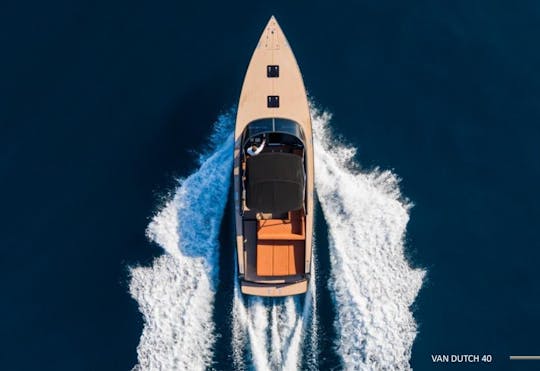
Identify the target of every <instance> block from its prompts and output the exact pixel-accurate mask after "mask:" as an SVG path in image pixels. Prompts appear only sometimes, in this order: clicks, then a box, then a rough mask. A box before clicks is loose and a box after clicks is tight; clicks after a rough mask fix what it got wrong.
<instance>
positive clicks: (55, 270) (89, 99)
mask: <svg viewBox="0 0 540 371" xmlns="http://www.w3.org/2000/svg"><path fill="white" fill-rule="evenodd" d="M271 14H275V15H276V16H277V18H278V20H279V22H280V24H281V25H282V27H283V28H284V30H285V32H286V34H287V36H288V38H289V41H290V43H291V45H292V46H293V49H294V51H295V54H296V56H297V59H298V61H299V63H300V65H301V68H302V71H303V74H304V78H305V83H306V86H307V88H308V89H309V92H310V94H311V95H312V96H313V97H314V98H315V100H316V101H317V102H318V103H319V105H320V106H323V107H327V108H328V109H329V110H330V111H331V112H333V113H334V124H333V125H334V128H335V129H336V131H337V132H339V133H341V134H342V135H343V136H344V137H345V138H346V139H347V141H348V142H350V143H353V144H354V145H356V146H357V147H358V148H359V154H358V160H359V161H360V163H361V164H362V165H363V166H364V167H366V168H372V167H375V166H380V167H382V168H390V169H394V171H395V172H396V173H397V174H399V175H400V176H401V178H402V179H403V180H402V183H401V184H402V191H403V193H404V194H405V195H406V196H407V197H409V198H410V199H411V200H412V201H413V202H414V203H415V205H416V206H415V207H414V208H413V210H412V212H411V220H410V223H409V227H408V231H407V241H408V243H407V245H408V252H409V255H410V260H411V263H412V264H413V265H414V266H420V267H425V268H427V270H428V275H427V281H426V283H425V285H424V287H423V289H422V290H421V292H420V295H419V297H418V298H417V301H416V303H415V305H414V309H415V310H414V313H415V318H416V319H417V322H418V323H419V335H418V337H417V339H416V342H415V344H414V347H413V352H412V358H411V365H412V366H413V367H414V368H415V369H418V370H431V369H433V368H434V367H436V365H434V364H433V363H432V361H431V354H436V353H474V354H483V353H486V354H492V355H493V357H494V364H492V365H491V366H489V367H491V368H496V369H501V370H503V369H504V370H506V369H516V370H524V369H534V367H535V366H534V364H532V363H523V362H521V363H513V364H511V363H510V362H509V361H507V360H506V358H507V357H508V355H510V354H540V340H539V338H538V333H539V331H540V317H539V316H538V313H540V275H539V274H538V271H539V261H540V243H539V242H538V239H537V236H536V235H537V231H538V228H539V225H540V217H539V215H540V203H539V200H538V189H540V158H539V151H538V144H537V143H538V141H539V139H540V129H539V125H538V123H539V122H540V105H539V102H540V72H539V70H538V66H539V65H540V51H539V49H538V47H537V44H538V43H537V37H538V35H539V34H540V6H539V5H538V3H537V2H535V1H521V2H519V4H514V3H512V2H508V1H487V0H485V1H465V0H463V1H452V2H447V3H437V4H436V3H435V2H432V1H415V2H403V1H376V2H375V1H373V2H364V3H361V4H357V3H344V4H342V5H339V4H338V3H336V2H331V3H329V2H313V1H310V2H307V1H306V2H300V1H296V2H265V3H260V4H255V3H253V2H243V3H234V4H225V3H211V2H203V1H198V2H195V3H189V5H186V4H182V3H180V2H163V3H160V4H153V3H142V2H115V3H109V2H95V1H87V2H68V1H64V2H62V1H56V2H52V3H51V2H31V1H28V2H14V1H9V2H4V3H2V5H0V45H1V54H0V56H1V57H0V94H1V99H0V173H1V176H0V191H1V192H0V200H1V205H2V213H0V225H1V226H2V227H1V235H0V249H1V250H0V251H1V258H0V282H1V287H0V289H1V297H2V300H1V305H0V318H2V320H3V321H2V331H1V333H2V336H1V340H0V341H1V342H0V365H2V367H1V368H2V369H6V370H36V369H51V370H96V369H100V370H108V369H110V370H125V369H130V368H131V367H132V366H133V365H135V364H136V359H137V358H136V346H137V344H138V340H139V336H140V334H141V331H142V318H141V316H140V314H139V313H138V310H137V305H136V303H135V302H134V301H133V300H132V299H131V297H130V295H129V293H128V280H129V277H128V269H127V267H128V266H131V265H137V264H148V263H149V262H150V261H151V260H152V257H154V256H156V255H158V254H159V253H160V251H159V249H158V248H156V247H155V246H153V245H151V244H150V243H149V242H148V241H147V240H146V238H145V236H144V230H145V227H146V225H147V223H148V221H149V217H151V215H152V213H153V212H154V211H155V210H156V207H157V205H158V204H159V203H160V202H161V199H162V197H163V196H165V195H166V194H167V192H169V191H170V190H171V188H172V186H173V184H174V181H173V179H174V177H175V176H179V175H186V174H188V173H189V172H190V171H191V170H193V168H194V166H195V159H196V156H195V155H194V153H193V151H194V150H199V149H201V148H204V147H205V145H206V141H207V136H208V134H209V133H210V131H211V124H212V122H213V121H214V120H215V118H216V117H217V116H218V114H219V113H220V112H222V111H223V110H225V109H228V108H229V107H230V106H231V105H232V104H234V103H235V102H236V99H237V97H238V95H239V92H240V87H241V83H242V79H243V74H244V72H245V68H246V66H247V62H248V60H249V57H250V55H251V53H252V51H253V48H254V46H255V44H256V42H257V39H258V37H259V34H260V32H261V30H262V27H263V26H264V24H265V23H266V21H267V19H268V18H269V16H270V15H271ZM224 228H225V227H224ZM223 256H225V257H226V255H222V257H223ZM321 259H324V257H323V256H321ZM324 274H325V273H323V274H321V277H323V278H324V277H325V276H324ZM321 279H322V278H321ZM222 282H223V287H220V290H221V289H222V290H225V291H224V292H226V291H227V290H231V285H232V283H231V282H232V281H226V277H225V279H224V280H223V281H222ZM227 282H228V283H227ZM224 295H225V294H224ZM321 295H328V293H324V292H322V293H321ZM327 299H328V301H330V299H329V297H328V298H327ZM216 300H218V301H219V300H220V298H219V297H218V298H217V299H216ZM323 300H326V299H323ZM320 315H321V316H322V317H323V320H324V319H325V320H326V324H324V323H323V324H322V325H323V326H326V328H327V329H328V330H327V331H328V339H326V340H323V342H324V350H323V351H322V354H321V356H320V361H321V365H324V366H325V367H337V368H339V367H340V366H339V359H338V358H336V356H335V352H333V350H332V341H331V340H329V339H331V338H332V336H335V332H332V331H333V330H332V326H331V324H332V320H333V318H332V317H333V315H334V314H333V312H332V310H331V309H324V310H323V311H321V312H320ZM217 320H218V323H217V324H216V328H217V330H218V331H220V332H224V333H226V332H227V331H228V330H227V328H228V327H227V325H226V324H224V323H219V318H218V319H217ZM218 345H219V346H223V347H224V348H219V349H223V352H225V351H226V346H225V345H223V344H221V343H218ZM215 358H216V362H218V364H220V365H224V364H226V363H227V356H226V355H224V354H216V356H215ZM439 367H440V366H439ZM456 367H459V366H455V365H454V366H453V368H456ZM537 367H540V364H537ZM441 368H442V367H441ZM444 368H447V367H444ZM448 368H449V367H448Z"/></svg>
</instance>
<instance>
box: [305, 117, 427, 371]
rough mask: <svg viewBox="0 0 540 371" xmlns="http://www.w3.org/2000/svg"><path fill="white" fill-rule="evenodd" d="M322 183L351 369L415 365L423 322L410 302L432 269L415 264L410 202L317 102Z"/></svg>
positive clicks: (343, 349) (342, 341)
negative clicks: (369, 165)
mask: <svg viewBox="0 0 540 371" xmlns="http://www.w3.org/2000/svg"><path fill="white" fill-rule="evenodd" d="M312 115H313V129H314V144H315V166H316V170H317V171H316V174H315V188H316V191H317V194H318V197H319V201H320V203H321V206H322V210H323V213H324V216H325V219H326V222H327V223H328V226H329V242H330V246H329V249H330V259H331V269H332V270H331V277H332V279H331V282H330V284H329V287H330V289H331V291H332V295H333V296H334V299H335V303H336V306H337V308H336V309H337V319H336V323H335V326H336V329H337V333H338V338H337V340H336V345H337V346H338V353H339V354H340V356H341V358H342V360H343V363H344V366H345V367H346V368H347V369H365V370H387V369H388V370H389V369H391V370H406V369H410V365H409V359H410V355H411V348H412V344H413V341H414V338H415V337H416V332H417V331H416V323H415V321H414V318H413V315H412V313H411V310H410V306H411V304H412V303H413V301H414V299H415V297H416V295H417V294H418V291H419V290H420V287H421V285H422V280H423V277H424V274H425V272H424V271H422V270H419V269H412V268H410V267H409V265H408V263H407V261H406V259H405V255H404V235H405V229H406V225H407V222H408V220H409V208H410V205H409V204H408V203H407V202H406V201H404V200H403V199H402V197H401V194H400V190H399V186H398V179H397V177H396V176H395V175H394V174H393V173H392V172H390V171H380V170H374V171H370V172H361V171H358V170H357V168H358V165H357V164H355V162H354V155H355V148H353V147H351V146H346V145H344V144H342V143H339V142H338V141H337V140H336V139H335V138H334V137H333V135H332V133H331V132H330V130H329V121H330V115H329V114H327V113H325V112H322V113H321V112H319V111H317V110H314V111H313V113H312Z"/></svg>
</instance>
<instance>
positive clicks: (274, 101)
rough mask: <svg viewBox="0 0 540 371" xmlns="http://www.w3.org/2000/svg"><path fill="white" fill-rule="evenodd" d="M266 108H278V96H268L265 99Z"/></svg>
mask: <svg viewBox="0 0 540 371" xmlns="http://www.w3.org/2000/svg"><path fill="white" fill-rule="evenodd" d="M267 104H268V108H278V107H279V95H269V96H268V99H267Z"/></svg>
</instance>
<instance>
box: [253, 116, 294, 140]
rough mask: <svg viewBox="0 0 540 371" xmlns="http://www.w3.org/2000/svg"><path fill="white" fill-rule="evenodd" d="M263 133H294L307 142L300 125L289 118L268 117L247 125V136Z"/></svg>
mask: <svg viewBox="0 0 540 371" xmlns="http://www.w3.org/2000/svg"><path fill="white" fill-rule="evenodd" d="M262 133H286V134H291V135H294V136H295V137H296V138H298V139H300V140H301V141H302V143H304V142H305V137H304V132H303V131H302V128H301V127H300V125H298V124H297V123H296V122H294V121H292V120H288V119H280V118H268V119H260V120H255V121H252V122H251V123H250V124H249V125H248V127H247V138H251V137H254V136H256V135H258V134H262Z"/></svg>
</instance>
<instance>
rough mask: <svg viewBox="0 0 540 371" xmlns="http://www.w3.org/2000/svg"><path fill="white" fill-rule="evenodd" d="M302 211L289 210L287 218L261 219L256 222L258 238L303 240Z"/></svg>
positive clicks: (304, 237)
mask: <svg viewBox="0 0 540 371" xmlns="http://www.w3.org/2000/svg"><path fill="white" fill-rule="evenodd" d="M304 231H305V227H304V216H303V215H302V212H301V211H300V210H299V211H290V212H289V213H288V218H287V219H262V220H259V221H258V223H257V238H258V239H259V240H305V239H306V236H305V234H304V233H305V232H304Z"/></svg>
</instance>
